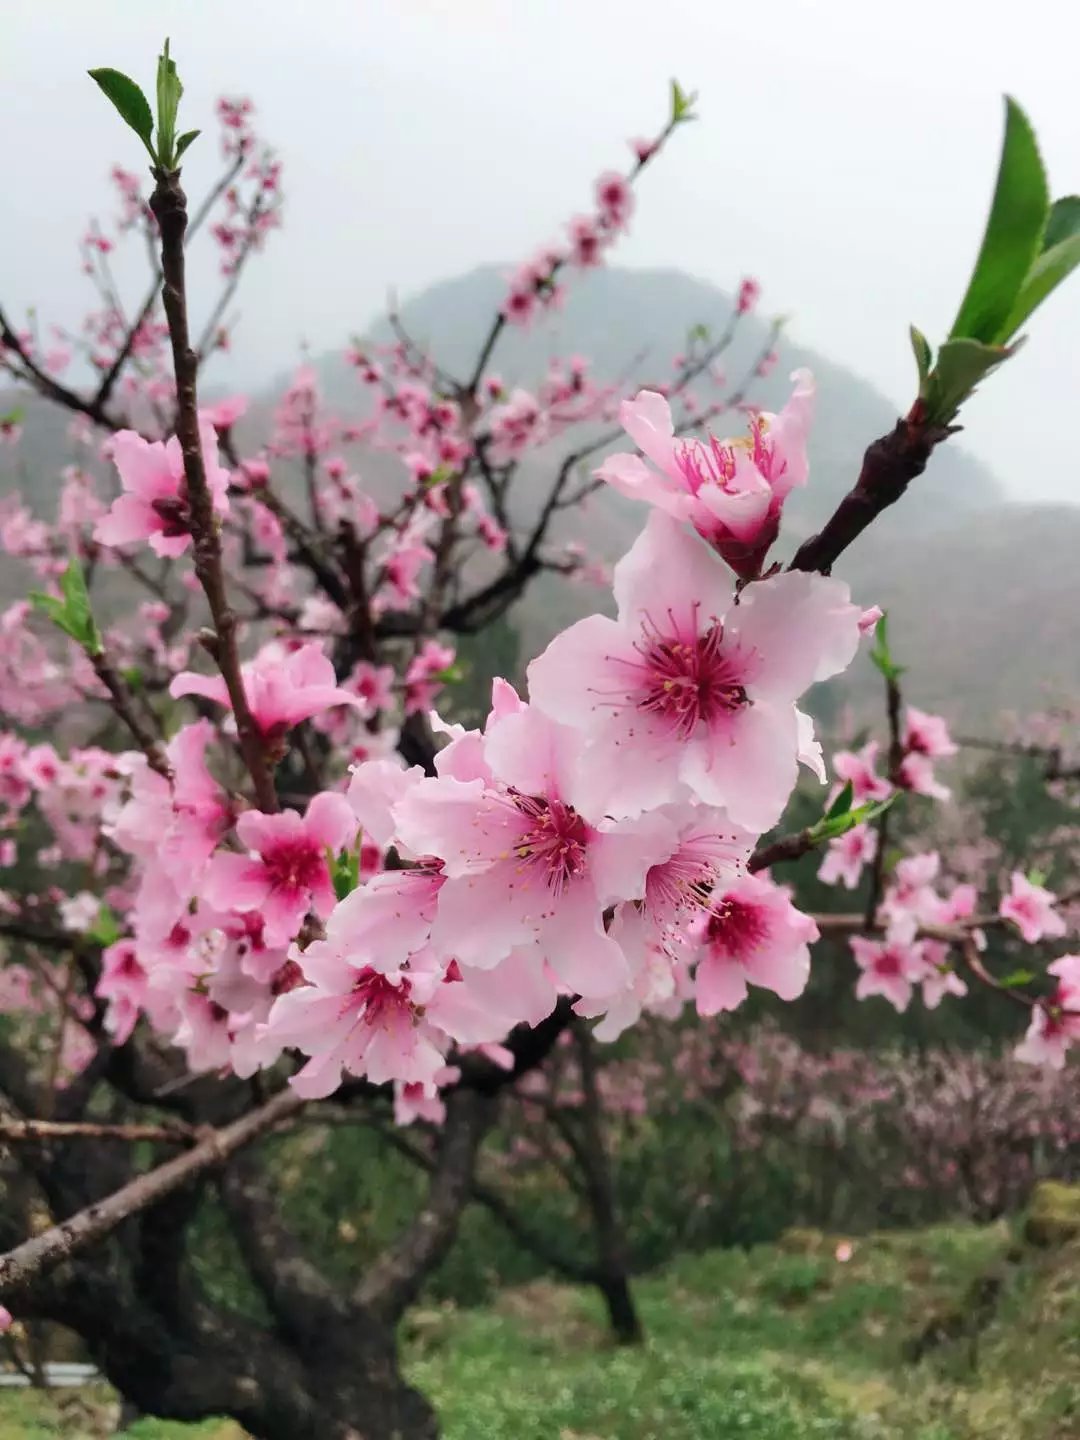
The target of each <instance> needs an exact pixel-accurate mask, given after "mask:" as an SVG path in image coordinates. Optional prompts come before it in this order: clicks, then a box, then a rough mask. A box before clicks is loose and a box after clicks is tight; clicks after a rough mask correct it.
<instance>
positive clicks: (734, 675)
mask: <svg viewBox="0 0 1080 1440" xmlns="http://www.w3.org/2000/svg"><path fill="white" fill-rule="evenodd" d="M636 648H637V650H638V653H639V654H640V655H641V659H642V669H643V671H644V675H643V677H642V686H641V690H640V692H639V696H638V702H637V704H638V709H639V710H643V711H645V713H646V714H647V715H655V716H657V717H659V718H660V719H662V720H664V721H666V722H667V723H668V724H669V725H670V726H671V728H672V729H673V730H674V731H675V733H676V734H677V735H678V736H679V737H680V739H684V740H685V739H688V738H689V737H690V736H691V735H692V734H693V732H694V731H695V729H696V728H697V726H698V724H699V723H701V722H704V723H705V724H706V725H710V724H712V722H713V721H714V720H716V719H718V718H719V717H720V716H722V715H727V714H730V713H731V712H732V711H734V710H738V709H739V708H740V706H742V705H748V704H749V703H750V701H749V699H748V697H747V694H746V689H745V687H744V686H743V683H742V666H741V665H740V664H739V657H738V652H737V651H736V652H735V653H734V654H733V653H731V652H725V649H724V627H723V625H710V627H709V628H708V630H706V631H705V633H704V634H703V635H695V636H693V637H692V638H691V639H687V640H682V639H678V638H667V637H665V636H662V635H661V634H659V632H657V631H656V630H655V629H654V630H653V631H652V633H650V632H649V631H648V630H646V634H645V636H644V639H643V640H642V641H641V642H640V643H639V644H638V646H637V647H636Z"/></svg>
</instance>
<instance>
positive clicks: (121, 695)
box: [90, 651, 173, 781]
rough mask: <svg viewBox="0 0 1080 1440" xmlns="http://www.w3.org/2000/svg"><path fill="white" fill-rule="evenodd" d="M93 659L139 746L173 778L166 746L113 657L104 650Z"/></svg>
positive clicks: (159, 769)
mask: <svg viewBox="0 0 1080 1440" xmlns="http://www.w3.org/2000/svg"><path fill="white" fill-rule="evenodd" d="M90 663H91V665H93V667H94V674H95V675H96V676H97V677H98V679H99V680H100V681H101V683H102V685H104V686H105V689H106V690H107V691H108V692H109V698H110V699H111V701H112V708H113V709H114V710H115V711H116V713H117V715H119V717H120V719H121V720H122V721H123V722H124V724H125V725H126V726H127V727H128V729H129V730H130V731H131V733H132V735H134V737H135V739H136V740H137V741H138V742H139V748H140V750H142V752H143V754H144V755H145V756H146V759H147V762H148V763H149V765H150V768H151V769H152V770H156V771H157V773H158V774H159V775H162V776H164V778H165V779H166V780H169V781H171V780H172V778H173V772H172V766H171V765H170V764H169V758H168V756H167V755H166V754H165V749H164V746H163V745H162V744H161V742H160V740H159V739H158V738H157V736H156V735H155V734H154V732H153V731H152V730H151V729H150V727H149V726H148V725H147V724H146V722H145V721H144V720H143V719H142V718H141V716H140V715H139V712H138V711H137V710H136V709H135V704H134V697H133V696H132V694H131V691H130V690H129V689H128V687H127V685H126V684H125V683H124V680H123V678H122V677H121V676H120V675H119V674H118V673H117V670H116V667H115V666H114V665H113V663H112V661H111V660H110V659H109V658H108V656H107V655H106V654H105V653H104V651H102V653H101V654H100V655H93V654H91V655H90Z"/></svg>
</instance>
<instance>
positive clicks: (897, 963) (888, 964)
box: [874, 947, 904, 979]
mask: <svg viewBox="0 0 1080 1440" xmlns="http://www.w3.org/2000/svg"><path fill="white" fill-rule="evenodd" d="M874 969H875V970H876V971H877V973H878V974H879V975H884V976H885V977H886V979H893V978H896V979H899V978H900V977H901V976H902V975H903V973H904V962H903V958H902V957H901V956H900V955H899V954H898V952H897V951H895V950H893V949H891V948H888V947H886V949H884V950H882V952H881V954H880V955H879V956H878V957H877V959H876V960H875V961H874Z"/></svg>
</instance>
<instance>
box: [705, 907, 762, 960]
mask: <svg viewBox="0 0 1080 1440" xmlns="http://www.w3.org/2000/svg"><path fill="white" fill-rule="evenodd" d="M768 933H769V922H768V918H767V916H766V915H765V914H764V913H763V912H762V910H761V907H760V906H758V905H747V904H745V903H744V902H743V901H742V900H737V899H735V898H734V897H733V896H724V897H722V898H721V899H719V900H716V901H714V902H713V909H712V914H711V915H710V916H709V923H708V925H707V926H706V929H705V937H706V939H707V941H708V943H709V945H710V947H711V948H712V949H714V950H722V951H723V952H724V953H725V954H726V955H731V956H740V955H748V954H750V953H751V952H752V951H754V950H756V949H757V948H758V946H759V945H761V944H762V943H763V942H764V941H765V939H766V938H767V937H768Z"/></svg>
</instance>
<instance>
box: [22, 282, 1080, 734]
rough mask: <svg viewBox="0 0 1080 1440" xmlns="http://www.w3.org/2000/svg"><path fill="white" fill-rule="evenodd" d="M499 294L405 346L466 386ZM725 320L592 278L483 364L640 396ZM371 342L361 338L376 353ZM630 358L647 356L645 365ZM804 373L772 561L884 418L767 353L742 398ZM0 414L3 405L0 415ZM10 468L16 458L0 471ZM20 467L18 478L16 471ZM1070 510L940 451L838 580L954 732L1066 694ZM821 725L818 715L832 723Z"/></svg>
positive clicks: (1075, 521)
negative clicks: (1033, 501) (889, 634)
mask: <svg viewBox="0 0 1080 1440" xmlns="http://www.w3.org/2000/svg"><path fill="white" fill-rule="evenodd" d="M503 290H504V279H503V273H502V271H501V270H500V269H498V268H496V267H486V268H484V269H480V270H475V271H472V272H471V273H469V274H467V275H463V276H460V277H458V278H457V279H453V280H447V281H444V282H442V283H441V284H438V285H435V286H432V287H431V288H430V289H428V290H426V291H424V292H423V293H422V294H420V295H417V296H415V297H413V298H412V299H410V300H409V301H408V302H407V303H406V304H405V305H404V306H403V307H402V315H403V319H404V322H405V324H406V326H407V327H408V329H409V331H410V333H411V334H412V335H413V336H414V337H415V338H416V339H417V340H418V341H420V342H421V343H429V344H430V345H431V346H432V347H433V349H434V350H435V352H436V353H437V354H438V356H439V359H440V362H441V363H442V364H443V365H444V366H445V367H446V368H447V369H449V370H450V371H451V372H453V373H457V374H460V375H464V374H466V373H467V372H468V370H469V368H470V365H471V363H472V362H473V360H474V358H475V355H476V353H477V348H478V346H479V343H480V340H481V338H482V335H483V333H484V332H485V331H486V328H487V326H488V324H489V323H490V318H491V316H492V315H493V314H494V313H495V310H496V308H497V306H498V304H499V301H500V298H501V296H502V294H503ZM730 309H731V301H730V298H729V297H728V296H726V295H724V294H723V292H721V291H720V290H717V289H716V288H715V287H713V286H711V285H708V284H706V283H705V282H703V281H700V280H696V279H694V278H693V277H691V276H688V275H685V274H682V273H680V272H678V271H674V270H640V271H635V270H619V269H611V270H600V271H596V272H595V273H593V274H591V275H588V276H586V277H584V278H583V279H581V280H580V281H578V282H576V283H575V284H574V286H572V287H571V289H570V291H569V293H568V296H567V299H566V303H565V306H564V307H563V309H562V310H561V311H559V312H558V313H557V314H556V315H555V316H554V317H552V319H551V320H549V321H546V322H545V323H544V324H542V325H540V326H537V327H535V328H533V329H530V330H528V331H520V330H516V329H510V330H508V331H507V332H506V333H505V335H504V337H503V339H502V341H501V342H500V348H499V350H498V352H497V354H496V357H495V361H494V365H495V368H497V369H498V370H499V372H500V373H501V374H502V376H503V377H504V379H505V380H506V381H507V382H509V383H511V384H513V383H516V382H519V381H520V382H521V383H525V384H532V383H535V381H536V379H537V377H538V376H539V375H540V374H541V373H542V372H543V370H544V369H545V368H546V365H547V362H548V360H549V359H550V358H551V357H552V356H555V355H567V354H573V353H580V354H583V355H588V356H590V357H591V358H592V360H593V362H594V365H595V369H596V373H597V374H598V375H599V376H600V377H602V378H610V377H613V376H616V375H620V374H624V373H626V371H627V365H628V362H629V361H630V359H631V358H632V357H634V356H635V355H637V356H639V358H638V360H637V362H636V365H635V366H634V368H633V371H632V373H633V374H634V377H635V379H637V380H638V381H640V382H643V383H645V382H648V381H650V380H657V379H661V378H663V377H664V374H665V373H667V372H666V366H667V365H668V363H669V361H670V358H671V355H672V354H673V353H674V352H675V351H676V350H677V349H678V348H679V347H680V346H681V344H682V343H683V341H684V339H685V336H686V334H687V332H688V330H689V329H690V328H691V327H692V326H693V325H696V324H699V323H704V324H706V325H708V326H710V328H711V329H712V331H713V332H714V333H719V332H720V331H721V330H722V328H723V326H724V324H725V322H726V320H727V318H728V316H729V314H730ZM765 333H766V330H765V325H764V323H763V322H760V321H758V320H756V319H751V320H749V321H748V322H746V323H745V324H744V326H743V327H742V333H741V334H740V337H739V341H738V342H737V344H736V345H735V346H733V347H732V350H731V351H730V352H729V354H728V356H727V357H726V363H725V368H726V370H727V372H728V375H729V376H730V377H731V379H732V381H737V380H739V379H741V377H742V375H743V373H744V372H745V369H746V367H747V365H748V364H749V363H750V362H751V361H752V358H753V357H754V356H755V355H756V354H757V353H758V351H759V350H760V348H761V346H762V344H763V341H764V336H765ZM385 334H386V332H385V330H383V329H381V328H380V327H378V326H376V327H374V328H373V332H372V335H373V338H385ZM642 352H644V353H642ZM315 364H316V367H317V369H318V371H319V373H320V377H321V382H322V385H323V389H324V392H325V394H326V398H327V400H328V401H329V403H330V404H331V405H332V406H333V407H334V408H336V409H338V410H340V412H341V413H343V414H348V413H349V412H350V411H355V409H356V406H357V403H358V400H359V396H360V387H359V385H358V382H357V379H356V376H355V373H354V372H353V371H352V370H351V369H350V368H349V367H348V366H347V365H346V364H345V362H344V359H343V357H342V356H341V355H340V354H332V355H326V356H324V357H322V358H321V359H318V360H317V361H316V362H315ZM799 365H807V366H809V367H810V368H811V369H812V370H813V371H814V373H815V375H816V377H817V381H818V388H819V404H818V418H817V423H816V425H815V427H814V432H813V437H812V442H811V481H810V485H809V486H808V487H807V489H806V490H805V491H802V492H796V494H795V495H794V496H793V498H792V500H791V502H790V503H789V506H788V510H787V512H786V515H785V527H784V534H783V537H782V540H781V544H780V546H779V547H778V550H777V553H778V557H779V558H783V557H784V556H786V555H789V554H790V553H791V551H792V550H793V548H794V546H795V544H797V543H798V541H799V540H800V539H801V538H802V537H803V536H804V535H805V534H808V533H809V532H810V531H811V530H812V529H813V528H815V527H816V526H817V525H818V524H820V522H821V521H822V520H823V519H824V518H825V517H826V516H827V515H828V514H829V513H830V512H831V511H832V509H833V508H834V506H835V504H836V502H837V500H838V499H839V498H840V496H841V495H842V494H843V493H844V491H845V490H847V489H848V488H849V486H850V485H851V483H852V481H853V479H854V477H855V475H856V473H857V470H858V465H859V460H860V458H861V455H862V452H863V450H864V449H865V447H866V445H867V444H868V442H869V441H870V440H872V439H874V438H875V437H876V436H877V435H879V434H881V433H882V432H883V431H885V430H886V429H888V428H889V427H891V425H892V424H893V423H894V421H895V418H896V416H895V411H894V409H893V407H892V405H891V404H890V402H889V401H888V400H887V399H886V398H885V397H884V396H882V395H881V394H880V392H878V391H877V390H875V389H874V387H873V386H872V385H870V384H869V383H867V382H866V381H865V380H863V379H861V378H860V377H858V376H857V375H854V374H852V373H851V372H850V371H848V370H845V369H844V368H843V367H842V366H839V365H836V364H834V363H833V362H832V361H830V360H828V359H826V358H825V357H823V356H821V355H818V354H816V353H815V352H812V351H809V350H805V349H800V348H798V347H794V346H791V345H788V344H786V343H782V344H781V353H780V363H779V364H778V366H777V367H776V370H775V371H774V373H773V375H772V376H770V377H769V379H768V380H767V381H765V382H756V384H755V386H754V388H753V390H752V392H751V394H752V398H753V399H755V400H756V401H758V402H759V403H761V404H763V405H765V406H768V407H771V408H776V407H778V406H779V405H780V404H782V403H783V400H784V398H785V396H786V394H787V392H788V389H789V384H788V378H787V377H788V375H789V373H790V371H791V370H792V369H794V368H795V367H796V366H799ZM287 378H288V377H287V376H286V375H284V374H283V375H281V376H279V377H278V378H277V379H276V380H275V381H274V382H273V383H272V384H269V385H268V386H267V388H266V390H265V391H264V392H263V393H262V394H261V395H260V396H259V397H257V399H256V401H255V403H254V404H253V406H252V413H251V416H250V418H249V419H248V420H247V421H246V423H244V424H243V425H242V426H241V427H239V430H240V439H241V441H242V442H244V441H245V440H248V439H249V440H250V442H251V443H252V444H254V443H256V441H257V438H258V436H259V435H260V434H261V433H264V431H263V429H262V425H263V421H264V420H265V418H266V417H267V415H268V413H269V411H270V409H271V408H272V405H273V403H274V400H275V399H276V397H277V396H278V395H279V394H280V392H281V390H282V388H283V387H284V385H285V383H287ZM5 404H6V401H5V400H4V398H3V397H2V396H0V409H2V408H3V407H4V405H5ZM25 424H26V436H25V440H24V444H23V446H22V447H20V449H19V450H17V451H15V452H0V494H2V493H3V491H4V490H5V489H7V488H10V486H11V485H12V484H20V485H21V486H22V488H23V489H24V491H25V492H26V493H27V494H28V495H30V496H32V497H33V502H34V504H35V507H36V508H38V509H39V510H41V511H43V512H45V513H47V512H48V511H49V510H50V509H51V505H52V499H53V497H54V495H55V493H56V489H57V476H58V472H59V469H60V467H61V466H62V465H63V464H65V463H67V462H68V461H70V460H71V459H72V458H73V455H72V445H71V441H70V440H69V439H68V437H67V417H66V416H63V415H58V412H56V411H55V410H54V409H53V408H52V407H48V406H45V405H44V404H43V403H40V402H34V401H30V402H29V403H28V404H27V405H26V420H25ZM559 454H560V452H559V451H558V450H557V449H553V450H552V452H551V453H550V454H544V453H543V452H541V453H539V454H538V455H536V456H533V457H530V461H529V464H528V466H527V468H525V470H524V471H523V474H522V476H521V482H520V490H521V496H522V498H521V501H520V503H519V510H518V514H519V517H520V518H521V519H523V520H524V519H527V518H528V514H529V512H530V511H531V510H532V509H533V506H534V505H535V503H536V501H537V498H538V497H540V496H542V494H543V491H544V487H545V485H546V483H548V481H549V480H550V476H551V473H552V467H553V465H554V464H556V463H557V462H558V458H559ZM9 456H14V457H17V459H15V460H14V464H13V459H10V458H8V457H9ZM393 464H394V462H392V461H388V460H387V458H386V457H385V456H372V457H362V458H361V461H360V466H361V470H362V472H363V473H364V474H365V476H366V477H367V478H368V479H369V481H370V483H371V484H372V486H373V488H375V489H377V490H378V489H381V488H382V487H383V485H384V484H386V483H387V482H388V480H389V478H390V477H389V475H388V473H387V467H388V466H389V467H391V468H392V467H393ZM15 467H17V470H16V468H15ZM642 518H643V512H642V510H641V508H640V507H638V506H637V505H635V504H634V503H633V502H631V501H628V500H625V499H624V498H622V497H621V496H619V495H617V494H615V493H614V492H612V491H602V492H600V493H599V494H598V495H597V496H595V497H594V498H593V500H592V501H591V502H590V504H589V506H588V508H587V510H585V511H583V512H580V513H579V512H575V513H574V514H573V515H572V516H571V517H570V518H569V519H568V520H567V522H566V523H565V524H564V528H563V531H562V535H563V537H564V538H570V537H571V536H573V537H576V538H580V539H582V540H583V541H584V542H585V543H586V544H587V545H588V547H589V549H590V550H591V551H592V552H593V553H595V554H597V555H599V556H601V557H603V558H605V559H607V560H614V559H617V558H618V556H619V555H621V554H622V553H623V552H624V551H625V550H626V549H627V547H628V546H629V545H630V544H631V543H632V541H633V538H634V536H635V534H636V533H637V531H638V529H639V527H640V525H641V521H642ZM1078 552H1080V508H1078V509H1072V508H1068V507H1064V506H1060V507H1051V506H1021V505H1013V504H1008V503H1006V502H1005V501H1004V499H1003V494H1002V490H1001V487H1000V485H999V483H998V481H997V479H996V477H995V476H994V475H993V474H992V473H991V472H990V471H989V470H988V469H987V467H986V466H985V465H983V464H981V463H980V462H979V461H977V460H976V459H974V458H973V457H972V456H970V455H969V454H967V452H966V451H965V450H964V449H963V447H962V446H961V445H958V444H954V443H950V444H948V445H946V446H943V447H942V448H941V449H940V450H939V451H938V453H937V454H936V455H935V456H934V458H933V460H932V462H931V464H930V467H929V469H928V471H927V473H926V475H924V476H923V477H922V478H921V479H920V480H918V481H917V482H916V483H915V484H914V485H913V486H912V488H911V491H910V493H909V495H908V496H906V497H905V499H904V500H903V501H902V502H901V503H900V504H899V505H897V506H895V507H894V508H893V509H892V510H890V511H889V512H887V513H886V515H885V516H884V517H882V519H881V520H880V521H879V522H878V523H876V524H875V526H874V527H873V529H872V530H871V531H870V532H869V533H868V535H867V536H865V537H864V538H863V539H862V540H861V541H860V542H859V543H858V544H857V545H856V546H855V547H853V548H852V550H851V551H849V552H848V554H847V555H845V556H844V557H843V559H842V561H841V564H840V565H839V566H838V573H839V574H841V575H842V576H843V577H844V578H846V579H848V580H850V581H851V583H852V585H853V587H854V589H855V591H856V594H857V596H858V598H859V599H860V600H861V601H863V602H864V603H866V604H871V603H874V602H877V603H879V604H881V605H883V606H887V607H888V609H889V610H890V613H891V615H892V619H893V628H894V632H895V636H896V642H897V645H898V647H899V648H900V649H901V651H902V655H903V659H904V661H905V662H906V663H908V664H909V665H910V667H911V678H910V688H911V696H912V699H914V700H915V701H916V703H922V704H925V705H927V706H930V707H931V708H937V709H940V710H942V711H944V712H945V713H946V714H948V715H951V716H954V717H957V718H960V717H962V718H963V719H964V721H965V723H969V724H972V725H975V724H978V725H979V726H980V727H981V728H983V729H987V730H989V729H992V728H993V727H994V725H995V723H996V719H997V714H998V712H999V711H1000V710H1001V709H1015V710H1021V711H1022V710H1025V709H1031V708H1034V707H1037V706H1039V705H1040V704H1043V703H1045V701H1046V700H1047V699H1048V698H1052V697H1053V696H1054V695H1065V694H1071V695H1075V694H1076V693H1078V692H1080V645H1078V644H1077V642H1076V639H1075V632H1076V617H1077V615H1080V572H1078V570H1077V567H1076V564H1075V558H1074V557H1075V555H1076V554H1077V553H1078ZM605 601H606V597H605V593H604V592H603V591H598V590H596V589H594V588H592V587H589V586H585V585H566V584H564V583H563V582H561V581H558V582H556V581H548V580H544V581H542V582H541V583H540V584H538V585H537V586H536V587H535V588H534V589H533V590H531V591H530V592H529V594H528V596H527V597H526V598H525V600H524V601H523V602H522V603H521V604H520V605H519V606H518V607H517V609H516V611H515V613H514V615H513V624H514V626H515V628H516V630H517V631H518V633H519V635H520V641H521V644H520V653H521V655H522V656H523V657H526V658H527V657H528V656H530V655H532V654H535V653H536V652H537V650H538V649H540V648H541V647H542V646H543V645H544V644H546V643H547V641H548V639H550V637H551V636H552V635H553V634H554V633H555V632H556V631H557V630H558V629H560V628H561V627H562V626H563V625H565V624H566V623H567V622H568V621H570V620H573V619H575V618H576V617H577V616H579V615H581V614H584V613H587V612H588V611H590V610H593V609H596V608H599V607H600V606H602V605H603V604H604V603H605ZM845 699H851V700H853V701H854V702H855V704H856V705H857V706H858V708H860V709H862V708H863V707H864V706H865V705H868V704H873V705H874V706H875V708H876V705H877V691H876V687H875V685H874V675H873V672H872V671H871V670H870V668H869V666H863V667H861V668H857V670H856V672H853V674H852V675H851V676H850V677H848V678H846V679H845V681H844V682H843V684H842V685H841V686H839V687H837V688H836V689H835V690H834V692H833V694H832V695H831V696H830V701H831V705H835V704H837V703H839V702H840V701H841V700H845ZM830 708H831V706H830Z"/></svg>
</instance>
